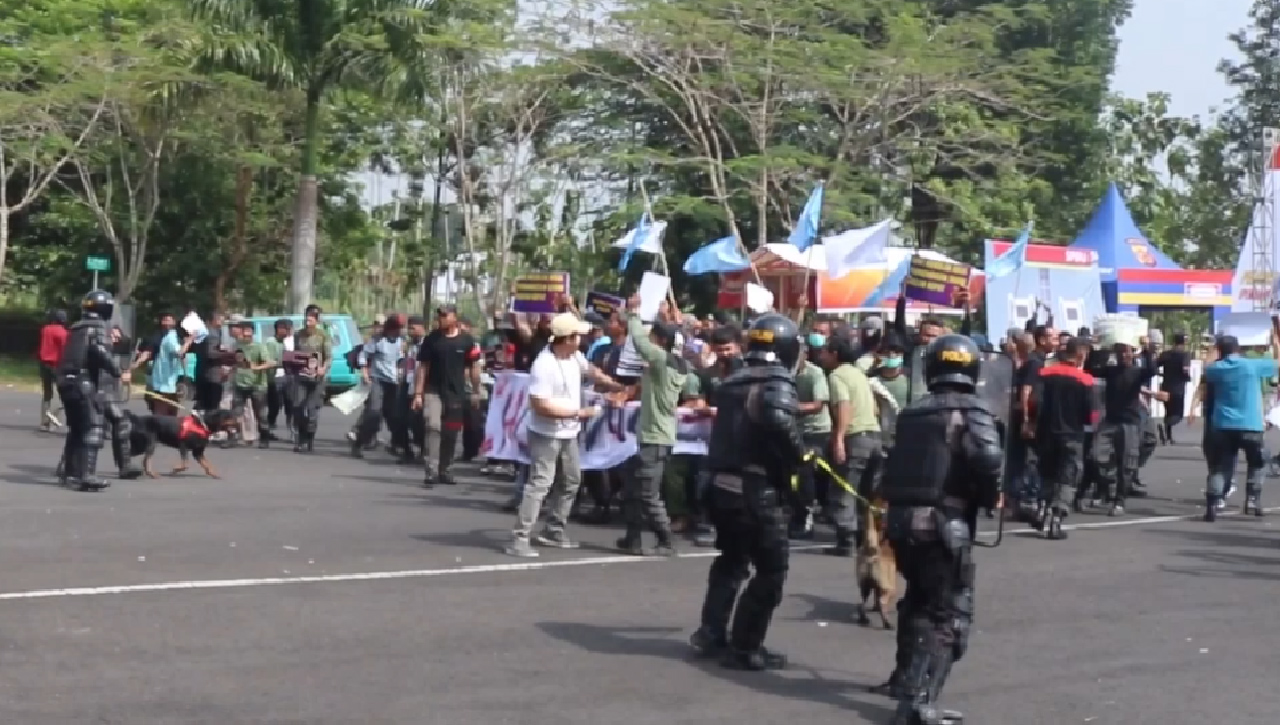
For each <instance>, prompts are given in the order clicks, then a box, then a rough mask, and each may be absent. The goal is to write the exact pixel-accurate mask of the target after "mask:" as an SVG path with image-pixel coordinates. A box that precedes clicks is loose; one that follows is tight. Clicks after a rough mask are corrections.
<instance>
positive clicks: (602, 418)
mask: <svg viewBox="0 0 1280 725" xmlns="http://www.w3.org/2000/svg"><path fill="white" fill-rule="evenodd" d="M528 388H529V374H528V373H518V372H503V373H499V374H498V376H497V380H496V381H495V383H494V386H493V395H491V396H490V397H489V415H488V417H487V418H486V419H485V424H484V444H483V445H482V446H481V448H480V450H481V452H482V453H483V454H484V456H485V457H486V458H488V459H490V460H498V461H513V462H516V463H529V431H528V424H529V397H528ZM586 398H587V400H586V401H585V402H587V403H588V404H590V403H591V402H593V401H594V402H600V396H599V395H598V394H596V393H587V394H586ZM639 418H640V403H639V402H634V401H633V402H629V403H627V404H626V405H625V406H620V407H613V406H611V407H606V408H605V410H604V412H603V413H602V414H600V415H598V416H596V417H595V418H592V419H591V420H589V421H587V422H585V423H583V425H582V431H581V432H580V433H579V434H578V446H579V460H580V461H581V465H582V470H584V471H603V470H608V469H610V468H616V467H617V466H619V465H621V464H622V462H623V461H625V460H627V459H628V458H630V457H631V456H634V455H635V454H636V451H637V450H638V449H639V445H638V443H637V442H636V421H637V420H639ZM676 418H677V430H676V444H675V447H674V448H673V449H672V453H674V454H675V455H687V456H705V455H706V454H707V439H708V438H710V437H711V418H706V417H702V416H699V415H697V414H696V413H695V412H694V411H692V410H690V409H688V408H679V409H677V411H676Z"/></svg>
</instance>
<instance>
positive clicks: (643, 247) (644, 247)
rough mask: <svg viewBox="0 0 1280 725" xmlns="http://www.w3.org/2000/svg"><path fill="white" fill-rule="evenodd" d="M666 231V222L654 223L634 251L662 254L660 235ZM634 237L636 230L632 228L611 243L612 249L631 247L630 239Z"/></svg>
mask: <svg viewBox="0 0 1280 725" xmlns="http://www.w3.org/2000/svg"><path fill="white" fill-rule="evenodd" d="M666 231H667V223H666V222H654V223H653V226H651V227H649V231H648V236H647V237H646V238H645V240H644V241H643V242H640V246H638V247H636V249H637V250H639V251H641V252H648V253H649V254H662V235H663V234H664V233H666ZM635 235H636V230H635V228H634V227H632V228H631V229H628V230H627V233H626V234H623V235H622V237H621V238H619V239H618V240H617V241H616V242H614V243H613V246H614V248H615V249H626V248H627V247H629V246H631V238H632V237H634V236H635Z"/></svg>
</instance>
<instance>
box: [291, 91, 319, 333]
mask: <svg viewBox="0 0 1280 725" xmlns="http://www.w3.org/2000/svg"><path fill="white" fill-rule="evenodd" d="M319 119H320V93H319V91H318V90H314V89H313V90H310V91H308V92H307V117H306V131H305V134H306V138H305V140H304V142H303V151H302V174H301V176H300V177H299V179H298V200H297V204H296V206H295V207H294V210H293V264H292V284H291V286H290V299H289V302H290V308H291V311H292V312H293V313H294V314H301V313H302V312H303V310H305V309H306V307H307V305H309V304H311V303H312V302H313V301H314V297H315V295H314V292H313V285H314V284H315V273H316V214H317V211H318V210H317V199H316V160H317V153H318V150H319V144H320V139H319V135H320V124H319Z"/></svg>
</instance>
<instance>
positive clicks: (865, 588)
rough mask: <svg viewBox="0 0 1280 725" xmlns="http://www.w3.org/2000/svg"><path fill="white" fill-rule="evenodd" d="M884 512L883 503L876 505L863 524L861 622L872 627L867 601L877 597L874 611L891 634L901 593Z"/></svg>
mask: <svg viewBox="0 0 1280 725" xmlns="http://www.w3.org/2000/svg"><path fill="white" fill-rule="evenodd" d="M883 509H884V506H883V504H882V503H881V502H880V501H875V502H873V505H872V506H868V507H867V512H866V518H865V520H864V521H863V523H864V525H865V527H864V529H863V530H864V531H866V535H865V536H864V537H863V541H862V546H860V547H858V559H857V562H858V589H859V591H860V593H861V595H862V601H860V602H858V610H857V620H858V624H859V625H861V626H863V627H869V626H871V617H869V616H867V600H869V599H871V598H872V597H873V596H874V597H875V600H874V601H873V602H872V611H874V612H876V613H878V614H879V615H880V624H881V626H882V627H884V628H885V629H890V630H891V629H893V622H892V621H890V619H889V609H890V607H892V606H893V600H894V596H895V595H896V594H897V591H898V561H897V559H896V558H895V557H894V555H893V548H892V547H891V546H889V542H888V541H886V540H885V538H884V523H883V521H882V519H881V517H880V513H879V512H880V511H882V510H883Z"/></svg>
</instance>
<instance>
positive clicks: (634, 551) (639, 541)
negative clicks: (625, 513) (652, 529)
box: [615, 531, 645, 556]
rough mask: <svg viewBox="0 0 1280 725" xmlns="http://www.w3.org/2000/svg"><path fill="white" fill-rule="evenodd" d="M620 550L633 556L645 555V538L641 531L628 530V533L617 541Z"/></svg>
mask: <svg viewBox="0 0 1280 725" xmlns="http://www.w3.org/2000/svg"><path fill="white" fill-rule="evenodd" d="M615 545H616V546H617V547H618V551H620V552H622V553H623V554H630V555H631V556H644V555H645V550H644V538H643V536H642V535H641V534H640V532H639V531H627V533H626V535H625V536H623V537H622V538H621V539H618V540H617V542H615Z"/></svg>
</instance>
